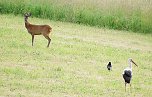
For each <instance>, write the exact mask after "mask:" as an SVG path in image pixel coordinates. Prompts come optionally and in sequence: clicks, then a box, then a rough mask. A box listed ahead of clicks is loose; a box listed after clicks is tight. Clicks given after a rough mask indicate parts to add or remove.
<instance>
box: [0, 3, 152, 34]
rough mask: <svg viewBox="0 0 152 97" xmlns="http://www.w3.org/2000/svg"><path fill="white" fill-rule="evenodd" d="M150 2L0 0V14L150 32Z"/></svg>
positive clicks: (151, 6)
mask: <svg viewBox="0 0 152 97" xmlns="http://www.w3.org/2000/svg"><path fill="white" fill-rule="evenodd" d="M151 10H152V0H13V1H12V0H7V1H6V0H1V1H0V13H3V14H6V13H13V14H23V13H25V12H31V13H32V15H33V16H34V17H39V18H49V19H51V20H56V21H66V22H72V23H79V24H85V25H90V26H98V27H106V28H111V29H119V30H131V31H134V32H142V33H152V11H151Z"/></svg>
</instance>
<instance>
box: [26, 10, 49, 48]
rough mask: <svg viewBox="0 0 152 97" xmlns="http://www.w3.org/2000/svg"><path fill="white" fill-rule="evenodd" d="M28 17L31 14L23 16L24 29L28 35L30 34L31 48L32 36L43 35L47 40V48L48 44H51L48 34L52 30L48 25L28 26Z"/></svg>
mask: <svg viewBox="0 0 152 97" xmlns="http://www.w3.org/2000/svg"><path fill="white" fill-rule="evenodd" d="M30 16H31V13H25V14H24V20H25V27H26V29H27V31H28V33H29V34H31V36H32V46H33V42H34V36H35V35H43V36H44V37H45V38H46V39H47V40H48V45H47V47H49V45H50V42H51V38H50V37H49V34H50V32H51V31H52V28H51V27H50V26H49V25H34V24H30V23H29V22H28V17H30Z"/></svg>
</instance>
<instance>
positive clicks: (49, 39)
mask: <svg viewBox="0 0 152 97" xmlns="http://www.w3.org/2000/svg"><path fill="white" fill-rule="evenodd" d="M43 36H44V37H45V38H46V39H47V40H48V45H47V47H49V45H50V42H51V38H50V37H49V36H47V35H43Z"/></svg>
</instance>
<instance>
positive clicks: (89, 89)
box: [0, 15, 152, 97]
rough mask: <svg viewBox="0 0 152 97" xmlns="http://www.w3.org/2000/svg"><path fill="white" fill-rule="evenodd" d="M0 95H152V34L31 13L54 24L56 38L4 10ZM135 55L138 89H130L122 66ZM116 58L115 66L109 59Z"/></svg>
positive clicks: (0, 27) (134, 82)
mask: <svg viewBox="0 0 152 97" xmlns="http://www.w3.org/2000/svg"><path fill="white" fill-rule="evenodd" d="M0 19H1V22H0V55H1V57H0V96H4V97H6V96H11V97H50V96H51V97H63V96H66V97H122V95H123V96H127V95H129V96H131V97H151V96H152V92H151V91H152V87H151V85H152V66H151V63H150V62H151V60H152V35H151V34H141V33H132V32H127V33H124V31H117V30H107V29H99V28H96V27H88V26H82V25H77V24H71V23H64V22H54V21H49V20H44V19H38V18H29V22H30V23H33V24H49V25H50V26H51V27H52V28H53V31H52V36H51V37H52V42H51V45H50V48H46V46H47V40H46V39H45V38H44V37H43V36H36V37H35V41H34V46H33V47H32V46H31V35H30V34H28V32H27V31H26V29H25V27H24V18H23V17H20V16H14V15H0ZM129 57H131V58H133V60H134V61H135V62H136V63H137V64H138V66H139V67H135V66H133V79H132V93H131V92H129V87H128V88H127V91H128V92H125V91H124V81H123V78H122V71H123V69H124V68H125V67H127V66H128V65H127V59H128V58H129ZM109 61H112V64H113V71H112V72H109V71H107V69H106V65H107V63H108V62H109Z"/></svg>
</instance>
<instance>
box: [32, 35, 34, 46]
mask: <svg viewBox="0 0 152 97" xmlns="http://www.w3.org/2000/svg"><path fill="white" fill-rule="evenodd" d="M33 42H34V35H32V46H33Z"/></svg>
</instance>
